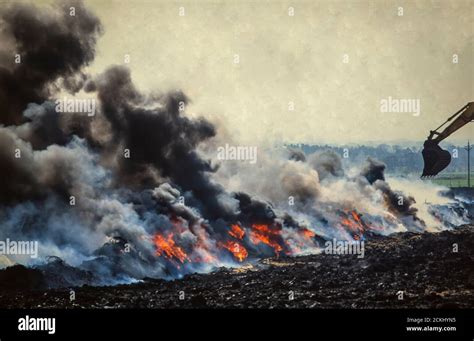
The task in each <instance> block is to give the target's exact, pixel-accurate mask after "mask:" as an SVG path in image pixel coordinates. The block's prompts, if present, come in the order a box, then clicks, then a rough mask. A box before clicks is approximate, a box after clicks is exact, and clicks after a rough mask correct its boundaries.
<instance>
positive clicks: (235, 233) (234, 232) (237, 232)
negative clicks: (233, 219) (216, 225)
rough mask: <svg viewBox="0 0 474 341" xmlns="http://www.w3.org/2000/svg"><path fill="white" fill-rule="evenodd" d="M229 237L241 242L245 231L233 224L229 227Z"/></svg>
mask: <svg viewBox="0 0 474 341" xmlns="http://www.w3.org/2000/svg"><path fill="white" fill-rule="evenodd" d="M229 235H230V236H232V237H234V238H237V239H240V240H242V239H243V238H244V236H245V231H244V229H243V228H241V227H240V226H239V225H237V224H233V225H232V226H231V227H230V231H229Z"/></svg>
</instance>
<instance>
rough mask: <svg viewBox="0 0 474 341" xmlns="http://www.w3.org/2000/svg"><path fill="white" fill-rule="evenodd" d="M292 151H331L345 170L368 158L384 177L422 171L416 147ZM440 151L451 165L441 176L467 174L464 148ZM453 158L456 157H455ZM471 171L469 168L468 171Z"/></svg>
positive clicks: (308, 147) (304, 146)
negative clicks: (375, 162)
mask: <svg viewBox="0 0 474 341" xmlns="http://www.w3.org/2000/svg"><path fill="white" fill-rule="evenodd" d="M289 146H290V147H292V148H296V149H301V150H303V151H304V152H305V153H306V154H311V153H313V152H316V151H323V150H332V151H334V152H335V153H336V154H338V155H340V156H341V159H342V162H343V164H345V165H347V166H349V165H353V164H354V163H356V164H358V163H362V162H364V161H365V160H367V158H368V157H371V158H374V159H377V160H379V161H382V162H384V163H385V164H386V165H387V168H386V173H388V174H398V175H402V174H414V173H415V174H418V173H419V174H421V172H422V170H423V157H422V155H421V150H422V149H423V144H422V143H420V145H419V146H408V147H407V146H401V145H388V144H380V145H377V146H367V145H339V146H332V145H309V144H291V145H289ZM442 148H443V149H445V150H447V151H449V152H450V153H451V163H450V165H449V166H448V167H447V168H446V169H445V170H444V171H443V173H465V172H466V171H467V151H466V150H465V149H464V146H455V145H452V144H443V146H442ZM473 154H474V153H473V152H472V151H471V165H472V164H473V163H474V155H473ZM344 156H346V157H344ZM456 156H457V157H456ZM472 168H473V167H471V169H472Z"/></svg>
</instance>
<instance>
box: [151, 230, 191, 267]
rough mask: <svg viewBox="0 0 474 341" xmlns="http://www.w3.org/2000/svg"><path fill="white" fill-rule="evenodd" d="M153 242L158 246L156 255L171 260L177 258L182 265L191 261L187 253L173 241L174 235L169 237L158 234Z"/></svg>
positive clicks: (171, 234)
mask: <svg viewBox="0 0 474 341" xmlns="http://www.w3.org/2000/svg"><path fill="white" fill-rule="evenodd" d="M153 242H154V243H155V246H156V255H158V256H165V257H166V258H169V259H173V258H176V259H177V260H179V261H180V262H181V263H184V261H185V260H187V261H189V258H188V255H187V254H186V252H184V250H183V249H182V248H181V247H179V246H177V245H176V243H175V241H174V240H173V233H170V234H169V235H168V236H167V237H164V236H162V235H161V234H159V233H158V234H156V235H155V236H154V238H153Z"/></svg>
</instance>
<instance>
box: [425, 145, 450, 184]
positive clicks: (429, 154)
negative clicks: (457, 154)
mask: <svg viewBox="0 0 474 341" xmlns="http://www.w3.org/2000/svg"><path fill="white" fill-rule="evenodd" d="M421 153H422V155H423V161H424V162H425V167H424V169H423V174H422V175H421V176H422V177H429V176H435V175H437V174H438V173H439V172H441V171H442V170H443V169H445V168H446V167H448V165H449V163H450V162H451V154H450V153H449V152H448V151H446V150H444V149H441V147H440V146H438V145H437V144H433V145H426V144H425V147H424V148H423V151H422V152H421Z"/></svg>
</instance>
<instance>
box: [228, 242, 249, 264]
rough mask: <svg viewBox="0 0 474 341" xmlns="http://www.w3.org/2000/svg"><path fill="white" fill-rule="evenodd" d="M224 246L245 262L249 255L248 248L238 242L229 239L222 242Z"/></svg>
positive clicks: (240, 260)
mask: <svg viewBox="0 0 474 341" xmlns="http://www.w3.org/2000/svg"><path fill="white" fill-rule="evenodd" d="M222 247H224V248H226V249H227V250H229V251H230V252H232V254H233V255H234V257H235V258H237V259H238V260H239V262H243V261H244V260H245V259H246V258H247V256H248V252H247V249H246V248H245V247H244V246H243V245H242V244H240V243H238V242H234V241H228V242H225V243H224V244H222Z"/></svg>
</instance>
